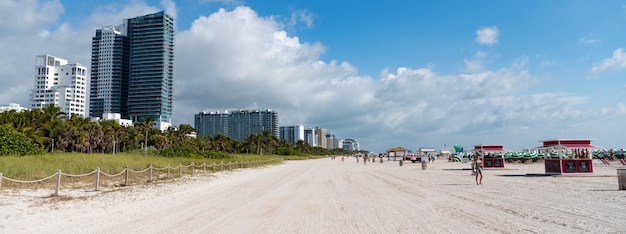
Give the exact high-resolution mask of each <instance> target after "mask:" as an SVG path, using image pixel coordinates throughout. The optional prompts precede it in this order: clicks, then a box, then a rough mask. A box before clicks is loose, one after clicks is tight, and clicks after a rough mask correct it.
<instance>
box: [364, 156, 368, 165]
mask: <svg viewBox="0 0 626 234" xmlns="http://www.w3.org/2000/svg"><path fill="white" fill-rule="evenodd" d="M363 165H367V154H366V155H363Z"/></svg>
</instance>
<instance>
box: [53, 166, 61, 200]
mask: <svg viewBox="0 0 626 234" xmlns="http://www.w3.org/2000/svg"><path fill="white" fill-rule="evenodd" d="M59 187H61V170H57V186H56V188H55V189H54V196H55V197H58V196H59Z"/></svg>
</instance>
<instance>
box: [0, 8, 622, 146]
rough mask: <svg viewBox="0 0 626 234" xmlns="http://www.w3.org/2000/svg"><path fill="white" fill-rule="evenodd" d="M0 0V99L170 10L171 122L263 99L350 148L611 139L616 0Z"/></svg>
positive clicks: (616, 131)
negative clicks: (102, 40) (130, 22)
mask: <svg viewBox="0 0 626 234" xmlns="http://www.w3.org/2000/svg"><path fill="white" fill-rule="evenodd" d="M392 3H393V4H391V3H389V2H385V1H375V2H372V1H370V2H366V3H365V4H364V2H362V1H327V0H321V1H282V0H277V1H271V4H269V3H267V1H243V0H241V1H238V0H223V1H220V0H179V1H174V0H162V1H142V0H136V1H106V2H102V3H94V2H87V1H77V0H57V1H43V0H28V1H14V0H8V1H2V2H0V51H2V52H3V53H0V64H3V65H0V79H2V83H3V84H5V85H3V86H2V87H0V103H10V102H15V103H19V104H21V105H23V106H27V105H28V98H29V97H28V93H29V92H30V89H32V87H33V85H34V84H33V82H34V61H35V57H36V56H37V55H39V54H52V55H55V56H59V57H62V58H66V59H68V60H69V61H70V62H72V63H81V64H85V65H87V66H88V64H89V63H90V46H91V44H90V43H91V37H92V36H93V34H94V32H95V29H97V28H100V27H102V26H105V25H118V24H120V23H121V22H122V19H123V18H129V17H135V16H139V15H144V14H149V13H153V12H156V11H161V10H165V11H166V12H167V13H168V14H170V15H172V16H173V17H174V18H175V22H176V27H177V35H176V36H177V37H176V78H175V79H176V81H175V92H176V97H175V103H174V105H175V106H174V109H175V110H174V111H175V117H174V124H175V125H178V124H181V123H186V124H191V125H193V115H194V114H196V113H198V112H200V111H203V110H226V109H233V108H236V109H252V108H253V109H267V108H269V109H273V110H276V111H278V112H279V116H280V122H281V125H294V124H298V123H302V124H304V125H305V126H306V127H322V128H326V129H327V130H329V131H331V132H333V133H335V134H336V135H337V137H339V138H353V139H357V140H359V142H360V143H361V146H362V148H363V149H367V150H372V151H384V150H385V149H387V148H391V147H395V146H403V147H406V148H410V149H417V148H419V147H435V148H440V147H442V146H443V145H444V144H447V145H448V146H451V145H464V146H466V147H472V146H473V145H477V144H502V145H504V146H505V148H507V149H512V150H520V149H525V148H532V147H536V146H539V144H540V143H539V142H538V141H539V140H545V139H555V138H591V139H595V141H594V142H593V143H594V144H595V145H598V146H601V147H606V148H622V147H624V145H626V142H624V140H623V138H622V137H621V136H622V135H623V134H624V132H625V131H626V127H625V124H624V122H625V121H624V120H623V119H624V117H623V116H625V114H626V105H625V104H624V100H626V94H625V92H624V90H625V88H626V85H625V83H626V82H625V80H624V78H623V77H624V75H626V52H624V49H623V48H626V40H624V38H626V4H624V3H622V2H620V1H564V0H562V1H431V2H425V1H393V2H392Z"/></svg>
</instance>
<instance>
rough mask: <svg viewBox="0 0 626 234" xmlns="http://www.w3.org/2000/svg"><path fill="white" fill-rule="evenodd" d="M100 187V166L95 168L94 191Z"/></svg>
mask: <svg viewBox="0 0 626 234" xmlns="http://www.w3.org/2000/svg"><path fill="white" fill-rule="evenodd" d="M99 189H100V168H99V167H98V168H96V191H98V190H99Z"/></svg>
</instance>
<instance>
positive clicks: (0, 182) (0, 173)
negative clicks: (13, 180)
mask: <svg viewBox="0 0 626 234" xmlns="http://www.w3.org/2000/svg"><path fill="white" fill-rule="evenodd" d="M0 188H2V172H0Z"/></svg>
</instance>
